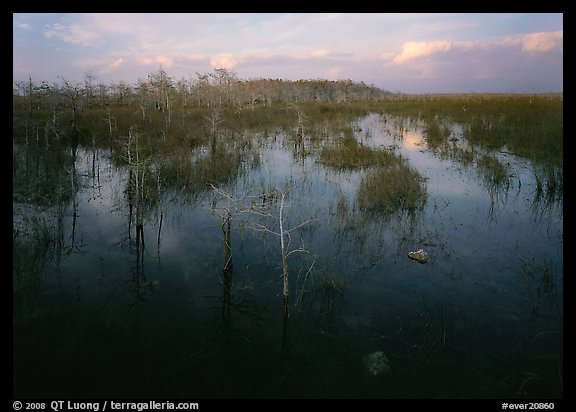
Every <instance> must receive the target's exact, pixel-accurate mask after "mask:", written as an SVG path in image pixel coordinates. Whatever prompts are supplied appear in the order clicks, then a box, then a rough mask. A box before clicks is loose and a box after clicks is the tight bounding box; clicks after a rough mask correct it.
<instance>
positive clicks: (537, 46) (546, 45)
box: [522, 31, 564, 52]
mask: <svg viewBox="0 0 576 412" xmlns="http://www.w3.org/2000/svg"><path fill="white" fill-rule="evenodd" d="M563 43H564V32H563V31H555V32H544V33H532V34H528V35H526V36H524V37H523V38H522V51H524V52H548V51H552V50H561V49H562V47H563Z"/></svg>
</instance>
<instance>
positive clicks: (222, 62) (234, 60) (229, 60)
mask: <svg viewBox="0 0 576 412" xmlns="http://www.w3.org/2000/svg"><path fill="white" fill-rule="evenodd" d="M245 60H246V59H244V58H243V57H238V56H233V55H231V54H224V53H222V54H216V55H214V56H212V58H211V59H210V66H212V68H214V69H227V70H231V69H233V68H234V67H236V66H238V65H239V64H242V63H244V62H245Z"/></svg>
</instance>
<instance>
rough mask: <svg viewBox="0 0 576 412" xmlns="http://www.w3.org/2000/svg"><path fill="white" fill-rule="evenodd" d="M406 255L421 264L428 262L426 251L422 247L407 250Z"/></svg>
mask: <svg viewBox="0 0 576 412" xmlns="http://www.w3.org/2000/svg"><path fill="white" fill-rule="evenodd" d="M408 257H409V258H410V259H414V260H415V261H417V262H419V263H422V264H424V263H426V262H428V253H426V252H424V249H418V250H417V251H416V252H408Z"/></svg>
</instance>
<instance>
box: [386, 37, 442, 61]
mask: <svg viewBox="0 0 576 412" xmlns="http://www.w3.org/2000/svg"><path fill="white" fill-rule="evenodd" d="M452 47H453V42H451V41H448V40H435V41H431V42H425V41H423V42H406V43H404V44H403V45H402V53H400V54H399V55H397V56H395V57H394V58H393V59H392V62H393V63H395V64H403V63H406V62H407V61H410V60H414V59H418V58H420V57H426V56H430V55H432V54H437V53H445V52H447V51H449V50H450V49H451V48H452Z"/></svg>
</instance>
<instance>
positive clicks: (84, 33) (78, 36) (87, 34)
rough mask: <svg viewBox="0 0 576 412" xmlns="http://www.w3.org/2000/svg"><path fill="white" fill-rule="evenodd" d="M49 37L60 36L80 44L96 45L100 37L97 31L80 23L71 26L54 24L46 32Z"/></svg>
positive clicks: (69, 41) (66, 40) (64, 39)
mask: <svg viewBox="0 0 576 412" xmlns="http://www.w3.org/2000/svg"><path fill="white" fill-rule="evenodd" d="M44 36H45V37H46V38H47V39H52V38H58V39H60V40H62V41H64V42H66V43H72V44H78V45H80V46H94V45H95V43H96V40H98V39H99V38H100V35H99V34H98V33H97V32H94V31H91V30H88V29H86V28H85V27H83V26H82V25H80V24H72V25H70V26H69V27H65V26H62V25H61V24H58V23H56V24H53V25H52V26H51V27H50V28H49V29H48V30H46V31H45V32H44Z"/></svg>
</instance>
